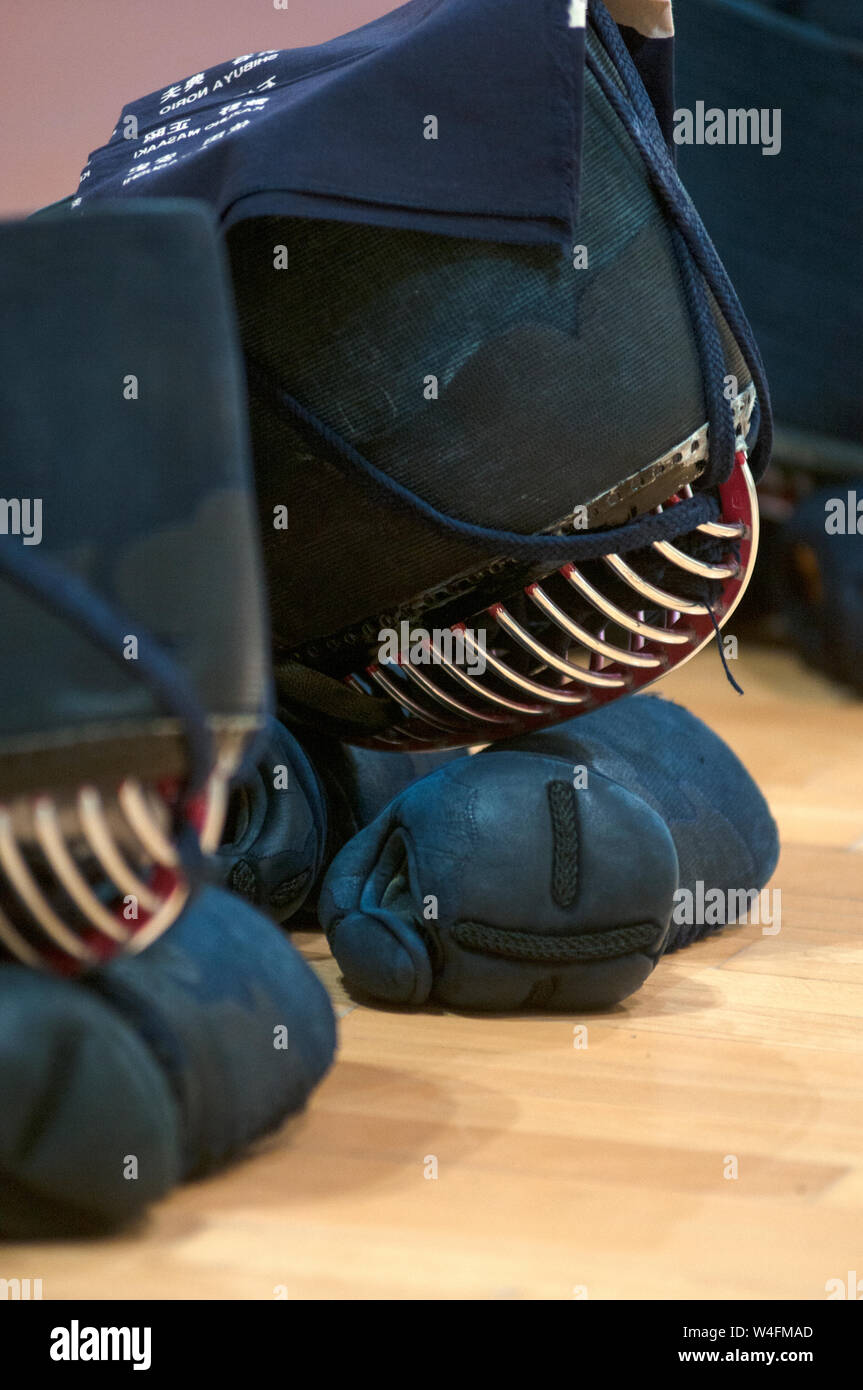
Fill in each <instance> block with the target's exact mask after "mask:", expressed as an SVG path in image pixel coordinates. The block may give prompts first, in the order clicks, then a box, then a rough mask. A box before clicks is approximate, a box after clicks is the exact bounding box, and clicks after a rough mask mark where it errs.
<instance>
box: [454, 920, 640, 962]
mask: <svg viewBox="0 0 863 1390" xmlns="http://www.w3.org/2000/svg"><path fill="white" fill-rule="evenodd" d="M659 935H660V931H659V928H658V927H657V926H656V924H655V923H654V922H641V923H635V924H633V925H631V926H627V927H615V928H613V929H612V930H611V931H598V932H584V933H582V934H581V935H580V936H537V935H536V934H535V933H533V932H524V931H506V930H503V929H502V928H500V927H490V926H487V925H486V924H485V923H484V922H455V923H454V924H453V926H452V928H451V929H450V936H451V937H452V939H453V940H454V941H455V942H456V943H457V944H458V945H459V946H461V947H463V948H464V949H465V950H466V951H477V952H481V953H482V954H483V955H487V956H497V957H500V958H502V959H504V960H523V961H536V962H545V961H560V962H561V963H567V962H571V963H575V962H578V961H591V960H614V959H615V958H617V957H618V956H627V955H630V954H631V953H632V952H633V951H641V950H645V949H650V950H653V949H655V948H656V945H657V940H658V937H659Z"/></svg>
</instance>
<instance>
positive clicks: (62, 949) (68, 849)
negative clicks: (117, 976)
mask: <svg viewBox="0 0 863 1390" xmlns="http://www.w3.org/2000/svg"><path fill="white" fill-rule="evenodd" d="M227 785H228V776H227V773H226V772H225V771H222V770H221V769H220V770H219V771H217V772H215V773H214V774H213V775H212V777H211V778H210V781H209V783H208V786H207V789H206V791H205V792H204V794H203V795H202V796H201V797H200V798H198V799H197V800H196V801H195V802H194V803H192V804H191V805H190V807H189V808H187V812H186V815H187V819H188V820H189V822H190V823H191V824H192V825H193V827H194V829H195V831H196V833H197V838H198V841H199V844H200V847H201V849H202V851H203V852H204V853H212V852H213V851H214V850H215V849H216V848H217V846H218V844H219V838H220V834H221V828H222V823H223V821H224V815H225V805H226V799H227ZM176 801H177V789H176V787H174V786H169V785H162V786H161V787H159V788H158V789H156V788H150V787H144V786H143V785H142V784H141V783H140V782H138V781H134V780H126V781H124V782H122V783H121V784H120V785H119V787H118V788H117V790H116V792H114V793H110V794H106V793H105V792H103V791H100V790H99V789H97V788H96V787H95V786H82V787H80V788H79V789H78V791H77V792H76V793H75V794H74V795H72V796H69V797H67V798H64V799H62V800H58V799H55V798H54V797H53V796H48V795H39V796H33V797H20V798H18V799H16V800H15V801H13V802H11V803H9V804H7V805H0V951H2V950H4V949H5V951H6V952H7V953H8V954H10V955H12V956H13V957H15V958H16V959H17V960H20V961H22V962H23V963H24V964H25V965H29V966H33V967H36V968H50V969H52V970H55V971H57V972H58V973H60V974H67V975H68V974H75V973H78V972H80V971H82V970H86V969H88V968H91V967H93V966H96V965H99V964H100V963H104V961H106V960H108V959H110V958H111V957H112V956H115V955H117V954H118V953H119V952H121V951H125V952H131V953H136V952H139V951H142V950H143V949H144V947H145V946H148V945H149V944H150V943H151V942H152V941H154V940H155V939H156V937H157V936H160V935H161V933H162V932H163V931H165V929H166V928H167V927H169V926H170V925H171V923H172V922H174V921H175V920H176V918H177V917H178V916H179V914H180V912H181V911H182V909H183V907H184V905H185V903H186V900H187V898H188V896H189V884H188V881H187V878H186V875H185V872H184V870H183V866H182V860H181V855H180V852H179V849H178V844H177V841H176V837H175V835H174V832H173V831H172V829H171V826H172V824H173V822H174V819H175V815H174V811H175V806H176Z"/></svg>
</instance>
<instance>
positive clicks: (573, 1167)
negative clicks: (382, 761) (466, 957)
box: [4, 651, 863, 1299]
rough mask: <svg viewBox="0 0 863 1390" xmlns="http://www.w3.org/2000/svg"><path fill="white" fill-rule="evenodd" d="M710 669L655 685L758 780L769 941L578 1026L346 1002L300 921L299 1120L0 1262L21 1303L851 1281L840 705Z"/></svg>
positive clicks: (814, 692) (850, 745)
mask: <svg viewBox="0 0 863 1390" xmlns="http://www.w3.org/2000/svg"><path fill="white" fill-rule="evenodd" d="M736 674H737V675H738V677H739V678H740V679H741V681H742V683H743V685H744V686H745V688H746V696H745V698H744V699H741V698H740V697H739V696H737V695H735V694H734V692H733V691H732V690H731V689H730V687H729V686H728V685H727V684H726V682H725V681H724V679H723V678H722V675H721V671H720V669H719V665H718V662H717V659H716V654H715V653H710V652H708V653H705V654H704V655H702V657H700V658H698V659H697V660H696V661H695V662H693V663H691V664H690V665H689V666H688V667H687V668H686V670H684V671H681V672H679V673H678V674H677V675H676V676H672V677H670V678H669V680H668V681H667V682H666V683H665V685H664V686H663V693H665V694H667V695H668V696H670V697H671V698H674V699H676V700H678V701H680V702H682V703H687V704H688V705H689V706H690V707H691V708H692V709H693V710H694V711H695V712H696V713H698V714H700V715H702V716H703V717H705V718H706V719H707V720H708V721H709V722H710V723H712V724H713V726H714V727H715V728H716V729H717V730H718V731H719V732H720V733H721V734H722V735H723V736H724V737H725V738H726V739H727V740H728V741H729V742H730V743H731V745H732V746H733V747H734V748H735V749H736V750H737V752H738V753H739V754H740V755H741V756H742V757H743V759H744V761H745V762H746V763H747V764H748V766H749V767H750V768H751V770H752V771H753V772H754V773H755V774H756V776H757V777H758V778H759V779H760V781H761V784H762V786H763V787H764V789H765V791H766V793H767V795H768V798H769V800H770V802H771V804H772V806H773V810H774V812H775V814H776V816H777V818H778V820H779V824H780V828H781V831H782V835H783V840H784V852H783V856H782V860H781V863H780V866H779V870H778V872H777V874H776V877H775V879H774V886H777V887H779V888H781V891H782V929H781V932H780V933H779V935H777V936H765V935H762V933H761V930H760V928H759V927H757V926H747V927H742V928H739V929H732V930H729V931H728V932H726V933H725V934H724V936H722V937H721V938H719V939H716V940H713V941H710V942H706V943H703V944H702V945H699V946H695V947H693V948H691V949H690V950H688V951H686V952H683V953H681V954H680V955H679V956H674V957H671V958H669V959H668V960H666V961H663V962H662V963H661V964H660V967H659V969H658V970H657V971H656V973H655V974H654V976H653V977H652V979H651V980H650V981H649V982H648V983H647V984H646V985H645V987H644V988H643V989H642V990H641V992H640V993H639V994H637V995H636V996H635V997H634V998H633V999H631V1000H629V1001H628V1002H627V1003H626V1004H625V1005H622V1006H620V1007H619V1008H617V1009H615V1010H614V1011H612V1012H610V1013H608V1014H606V1015H601V1016H593V1017H591V1018H588V1019H586V1020H579V1019H577V1018H575V1017H572V1016H563V1017H561V1016H558V1017H507V1018H493V1017H492V1018H465V1017H456V1016H452V1015H448V1014H442V1013H419V1014H409V1013H405V1012H394V1011H391V1012H388V1011H377V1010H372V1009H369V1008H365V1007H354V1006H353V1004H352V1003H351V1001H349V1000H347V999H346V998H345V996H344V995H343V993H342V992H341V991H340V989H339V986H338V975H337V971H336V969H335V966H334V963H333V962H332V961H331V960H329V959H328V958H327V956H326V948H325V947H324V946H322V944H321V941H320V939H319V938H317V937H312V936H311V935H309V936H307V937H305V938H304V949H305V950H306V951H307V953H308V954H309V956H310V957H311V958H312V959H313V960H314V961H315V962H316V963H317V968H318V969H319V970H320V971H321V972H322V973H323V975H324V977H325V979H326V980H327V982H328V984H330V986H331V988H332V989H333V992H334V995H335V997H336V999H337V1001H338V1003H339V1007H340V1008H341V1009H343V1010H346V1012H345V1014H344V1017H343V1018H342V1022H341V1055H340V1060H339V1062H338V1064H337V1066H336V1068H335V1070H334V1072H333V1073H332V1074H331V1075H330V1077H329V1078H328V1080H327V1081H326V1082H325V1084H324V1085H323V1087H322V1088H321V1089H320V1091H319V1092H318V1094H317V1095H316V1096H315V1098H314V1099H313V1102H312V1104H311V1106H310V1108H309V1110H308V1111H307V1113H306V1114H305V1115H304V1116H302V1117H301V1118H299V1119H298V1120H295V1121H293V1122H290V1123H289V1124H288V1125H286V1126H285V1128H284V1129H283V1130H282V1131H281V1132H280V1133H279V1134H278V1135H277V1136H276V1137H275V1138H274V1139H271V1140H270V1141H268V1142H267V1144H266V1145H265V1146H264V1147H263V1148H262V1149H261V1150H260V1151H259V1152H258V1153H257V1154H256V1155H255V1156H254V1157H252V1158H250V1159H249V1160H247V1161H246V1162H244V1163H242V1164H240V1165H239V1166H237V1167H236V1168H234V1169H233V1170H232V1171H231V1172H230V1173H229V1174H228V1175H227V1176H224V1177H221V1178H219V1179H217V1180H213V1181H209V1182H204V1183H199V1184H196V1185H193V1186H190V1187H186V1188H184V1189H182V1190H180V1191H178V1192H177V1193H176V1194H175V1195H174V1196H172V1197H171V1198H170V1199H169V1200H168V1201H166V1202H164V1203H163V1204H162V1205H161V1206H160V1207H159V1208H158V1209H157V1210H156V1211H154V1212H153V1214H152V1217H151V1218H150V1219H149V1220H148V1222H147V1223H146V1224H145V1225H143V1226H142V1227H141V1229H139V1230H138V1231H137V1232H135V1233H134V1234H132V1235H129V1236H125V1237H123V1238H118V1239H114V1240H111V1241H106V1242H101V1243H89V1244H85V1243H82V1244H74V1245H67V1246H61V1245H50V1246H41V1247H39V1248H38V1249H36V1248H32V1247H17V1248H16V1249H14V1250H13V1249H11V1248H9V1247H6V1249H5V1250H4V1265H8V1266H9V1268H10V1269H11V1268H13V1266H14V1269H15V1270H16V1271H19V1272H22V1273H23V1272H27V1273H29V1274H31V1275H32V1276H33V1277H36V1276H41V1277H42V1278H43V1280H44V1295H45V1297H46V1298H78V1297H108V1298H133V1297H138V1296H141V1297H153V1298H170V1299H186V1298H239V1299H271V1298H273V1297H277V1296H282V1297H285V1296H287V1297H288V1298H292V1299H297V1298H339V1299H341V1298H348V1299H355V1298H364V1297H368V1298H396V1299H399V1298H425V1297H429V1298H436V1299H437V1298H443V1299H449V1298H470V1299H475V1298H480V1299H487V1298H491V1299H521V1298H542V1299H571V1298H573V1297H584V1296H585V1292H586V1294H587V1296H588V1297H590V1298H592V1299H608V1298H639V1297H648V1298H663V1299H664V1298H673V1297H678V1296H682V1297H694V1298H711V1297H719V1298H727V1297H743V1298H761V1297H766V1296H775V1297H779V1298H807V1299H808V1298H815V1299H818V1298H824V1296H825V1283H826V1282H827V1281H828V1280H830V1279H833V1278H837V1279H841V1280H843V1281H844V1280H845V1279H846V1278H847V1275H848V1271H849V1270H859V1271H860V1273H861V1276H863V1133H861V1120H863V702H854V701H853V700H852V699H851V698H850V697H847V696H843V695H842V694H841V693H840V692H838V691H837V690H836V689H835V688H833V687H831V686H829V685H827V684H826V683H823V682H821V681H820V680H818V679H816V678H814V677H813V676H811V675H809V674H807V673H805V672H803V671H802V670H801V669H800V668H799V667H798V666H797V665H796V663H795V662H794V661H793V660H792V659H791V658H790V657H788V656H785V655H779V654H775V653H770V652H759V651H756V652H755V653H754V654H750V655H749V656H748V657H746V656H743V655H741V659H740V661H739V662H738V663H737V666H736ZM581 1021H585V1022H586V1023H587V1025H588V1046H587V1048H586V1049H577V1048H575V1047H574V1046H573V1027H574V1025H575V1024H577V1023H579V1022H581ZM432 1156H433V1157H434V1158H435V1159H436V1160H437V1172H438V1176H437V1179H436V1180H435V1179H429V1178H426V1177H425V1176H424V1174H425V1172H426V1171H430V1170H431V1167H432V1164H431V1162H430V1159H431V1157H432ZM732 1156H733V1158H735V1159H736V1162H737V1172H738V1176H737V1177H736V1178H733V1177H726V1176H725V1173H726V1172H728V1171H730V1170H731V1167H732V1164H731V1157H732Z"/></svg>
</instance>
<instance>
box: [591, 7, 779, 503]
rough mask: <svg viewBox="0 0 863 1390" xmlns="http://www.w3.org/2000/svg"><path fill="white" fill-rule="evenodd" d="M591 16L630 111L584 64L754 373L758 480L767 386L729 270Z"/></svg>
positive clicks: (767, 439)
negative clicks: (631, 143)
mask: <svg viewBox="0 0 863 1390" xmlns="http://www.w3.org/2000/svg"><path fill="white" fill-rule="evenodd" d="M589 13H590V19H591V22H592V24H593V26H594V28H595V29H596V32H597V34H598V35H599V37H600V38H601V40H602V42H603V45H604V47H605V50H606V52H607V53H608V56H609V58H610V59H611V60H612V62H613V63H614V66H615V68H616V69H617V72H618V73H619V75H620V77H621V79H622V81H623V83H624V85H625V87H626V90H627V95H628V96H629V99H630V102H631V106H632V108H633V110H630V109H629V107H628V104H627V101H626V99H625V97H624V95H623V93H622V92H621V91H620V89H619V88H618V87H617V85H616V84H615V83H614V82H613V81H612V80H611V78H610V77H609V76H608V74H607V73H606V72H604V71H603V69H602V68H601V67H600V66H599V64H598V63H596V61H595V60H594V59H593V58H592V57H591V55H590V54H589V53H588V55H587V62H588V66H589V67H590V70H591V72H592V74H593V76H594V77H595V78H596V81H597V82H598V83H599V85H600V86H601V88H602V90H603V94H604V95H605V97H606V99H607V100H608V102H609V104H610V105H611V106H612V107H613V109H614V110H615V112H616V113H617V115H618V117H619V118H620V120H621V121H622V122H623V124H624V126H625V128H626V130H627V132H628V133H629V135H630V138H631V139H632V141H633V143H634V144H635V146H636V148H637V149H638V151H639V153H640V154H641V157H642V159H643V161H644V163H645V166H646V168H647V171H648V174H649V175H650V178H651V182H652V183H653V185H654V187H655V189H656V191H657V193H658V194H659V196H660V198H661V200H662V202H663V204H664V206H665V209H666V211H667V212H668V214H669V216H670V217H671V219H672V221H673V223H674V224H675V225H676V227H677V229H678V230H679V232H680V235H681V237H682V238H683V240H684V242H685V243H686V247H687V249H688V251H689V254H690V255H691V257H692V259H693V261H694V262H695V264H696V266H697V267H698V269H699V270H700V272H701V274H702V275H703V277H704V279H705V281H706V282H707V284H708V285H709V286H710V289H711V290H712V291H713V295H714V298H715V300H716V303H717V305H718V306H719V309H720V311H721V312H722V315H723V317H724V318H725V321H726V323H727V324H728V327H729V329H730V331H731V333H732V334H733V335H734V337H735V339H736V340H737V343H738V345H739V347H740V350H741V352H742V354H743V358H744V361H745V362H746V365H747V366H748V368H749V371H750V373H751V375H752V380H753V383H754V385H755V389H756V392H757V394H758V401H759V405H760V414H759V431H758V440H757V443H756V445H755V448H754V451H753V454H752V458H751V467H752V472H753V474H754V476H755V478H756V480H757V479H758V478H760V477H761V475H762V474H763V472H764V470H765V468H766V467H767V465H768V463H769V462H770V453H771V450H772V447H773V417H772V412H771V408H770V388H769V387H768V385H767V380H766V376H765V372H764V364H763V362H762V360H761V354H760V352H759V350H758V347H757V344H756V342H755V339H754V336H753V333H752V329H751V328H750V326H749V323H748V320H747V318H746V315H745V314H744V312H743V309H742V307H741V305H740V300H739V299H738V297H737V293H736V291H735V289H734V286H733V285H732V284H731V281H730V280H729V278H728V272H727V271H726V269H725V267H724V265H723V264H722V261H721V260H720V258H719V256H718V255H717V252H716V249H715V247H714V245H713V243H712V242H711V240H710V237H709V236H708V234H707V231H706V229H705V227H704V224H703V223H702V221H701V218H700V217H699V216H698V213H697V211H696V209H695V207H694V205H693V203H692V200H691V199H690V197H689V195H688V194H687V192H686V190H685V188H684V187H683V185H682V184H681V182H680V180H679V178H678V176H677V171H676V170H675V168H674V164H673V162H672V160H671V156H670V155H669V153H668V147H667V146H666V143H665V138H664V136H663V134H662V131H661V129H660V127H659V122H658V121H657V119H656V113H655V111H654V109H653V104H652V102H651V100H650V97H649V96H648V94H647V91H646V90H645V88H644V84H643V83H642V81H641V78H640V77H639V75H638V69H637V68H636V66H635V64H634V63H633V61H632V58H631V57H630V54H629V50H628V49H627V47H626V45H625V43H624V42H623V39H622V38H621V35H620V31H619V30H618V28H617V25H616V24H615V22H614V20H613V19H612V18H611V15H610V14H609V13H608V10H607V9H606V8H605V5H604V4H603V3H602V0H589ZM633 111H634V116H633ZM681 273H684V272H683V266H681ZM723 375H724V373H723ZM720 380H721V378H720ZM704 387H705V393H706V395H707V399H708V401H710V399H711V396H712V394H713V391H714V389H715V390H716V391H717V392H720V387H719V383H718V382H716V383H714V382H713V381H710V380H705V382H704Z"/></svg>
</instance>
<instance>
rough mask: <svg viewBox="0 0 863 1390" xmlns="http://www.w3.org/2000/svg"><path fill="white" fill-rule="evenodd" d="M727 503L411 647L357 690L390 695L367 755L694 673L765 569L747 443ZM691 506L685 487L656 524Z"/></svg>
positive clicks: (463, 740) (518, 727) (491, 730)
mask: <svg viewBox="0 0 863 1390" xmlns="http://www.w3.org/2000/svg"><path fill="white" fill-rule="evenodd" d="M750 410H751V402H750ZM678 452H679V451H678ZM717 495H718V500H719V508H720V512H719V517H718V519H717V520H716V521H711V522H706V523H704V524H702V525H700V526H698V527H697V528H696V530H695V531H694V532H692V533H690V534H689V535H687V536H685V537H683V538H682V540H681V541H679V542H678V543H677V544H671V543H670V542H667V541H654V542H653V544H652V546H651V547H650V550H649V551H648V552H640V553H639V554H638V555H637V556H632V557H628V558H627V559H624V558H623V557H622V556H620V555H614V554H611V555H607V556H605V557H603V559H602V560H594V561H590V562H588V563H587V564H585V565H582V566H578V565H574V564H569V565H564V566H563V567H562V568H560V569H558V570H556V571H554V572H553V573H552V574H550V575H547V576H545V577H544V578H543V579H542V580H540V581H539V582H532V583H530V584H528V585H527V586H526V587H524V589H523V590H521V591H520V592H519V593H518V594H515V595H513V596H511V597H510V598H509V599H508V600H507V601H505V602H504V601H502V602H495V603H492V604H490V605H489V606H488V607H486V608H485V609H484V610H482V611H481V612H479V613H475V614H471V615H470V616H469V617H466V619H465V621H464V622H457V623H455V624H453V625H452V626H451V627H450V629H449V631H448V632H447V633H441V632H438V633H436V634H435V633H430V634H424V635H422V636H420V637H419V638H417V640H414V641H411V643H410V649H409V650H401V651H400V652H399V654H398V659H396V660H392V659H389V660H385V659H382V658H381V656H380V654H378V657H377V659H375V660H372V661H371V662H370V663H369V664H368V666H366V667H365V669H363V670H361V671H355V672H353V673H351V674H350V675H349V676H348V678H347V683H348V684H349V685H351V686H352V687H353V688H354V689H357V690H360V691H362V692H364V693H366V694H372V693H373V694H376V695H378V696H380V695H382V694H383V695H385V696H386V697H387V698H388V699H389V700H390V702H391V704H392V708H393V722H392V724H391V726H390V727H388V728H387V729H386V730H385V731H384V733H382V734H376V735H375V736H373V737H370V738H367V739H358V740H356V741H357V742H362V743H364V744H365V746H367V747H373V748H389V749H404V750H407V749H412V750H421V749H424V748H425V749H431V748H446V747H457V746H461V745H464V744H469V743H480V742H486V741H492V740H495V739H500V738H509V737H513V736H514V735H516V734H519V733H523V732H529V731H530V730H532V729H535V728H544V727H546V726H548V725H550V724H555V723H559V722H560V721H562V720H564V719H569V718H571V717H572V716H573V715H575V714H580V713H583V712H586V711H587V710H591V709H596V708H597V707H598V706H599V705H601V704H604V703H606V702H607V701H609V700H613V699H616V698H617V697H618V696H620V695H624V694H629V693H632V692H634V691H636V690H640V689H644V688H645V687H646V686H648V685H651V684H653V683H654V682H655V681H657V680H659V679H660V678H661V677H662V676H664V675H665V674H666V673H667V672H668V671H670V670H673V669H674V667H676V666H680V665H682V664H683V663H684V662H685V661H688V660H689V659H690V658H691V657H693V656H694V655H695V654H696V652H698V651H700V650H701V648H702V647H704V646H705V645H706V644H707V643H708V642H709V641H710V640H711V638H712V637H713V636H714V634H715V632H716V630H717V628H718V627H721V626H722V625H723V624H724V623H726V622H727V621H728V618H729V617H730V616H731V614H732V612H733V611H734V609H735V608H736V606H737V604H738V603H739V601H740V599H741V598H742V596H743V593H744V591H745V589H746V585H747V583H748V582H749V578H750V575H751V573H752V568H753V565H754V562H755V556H756V551H757V548H758V502H757V497H756V492H755V485H754V483H753V480H752V476H751V474H750V471H749V467H748V464H747V461H746V446H745V443H744V441H743V436H742V434H741V435H740V436H739V437H738V448H737V454H736V458H735V466H734V470H733V473H732V475H731V477H730V478H729V480H728V482H727V483H725V484H724V485H722V486H721V487H719V488H718V489H717ZM691 496H692V490H691V487H690V486H689V485H685V486H683V487H681V488H679V489H678V491H677V492H675V493H674V494H673V495H672V496H671V497H669V498H668V499H667V500H666V502H665V503H663V504H662V505H660V506H658V507H656V508H654V509H653V511H654V513H659V512H662V511H663V510H664V509H666V508H669V507H673V506H675V505H677V504H678V503H679V502H681V501H683V500H685V499H686V498H689V497H691ZM714 620H715V622H714ZM454 651H455V653H456V654H455V655H454V654H453V652H454Z"/></svg>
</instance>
